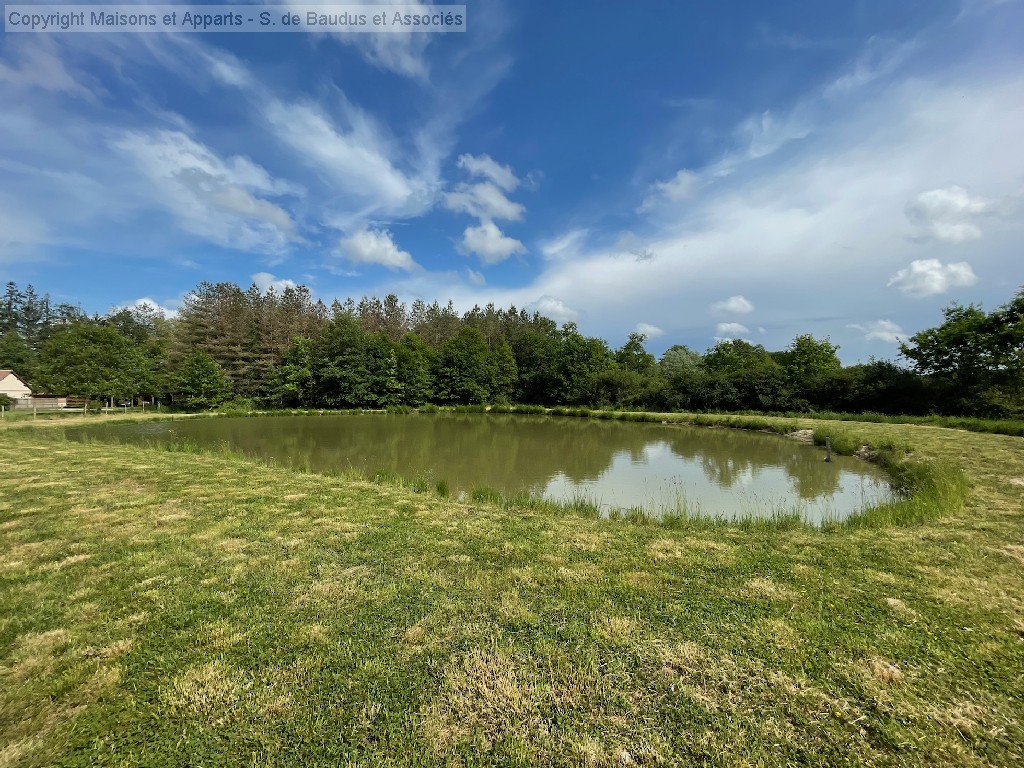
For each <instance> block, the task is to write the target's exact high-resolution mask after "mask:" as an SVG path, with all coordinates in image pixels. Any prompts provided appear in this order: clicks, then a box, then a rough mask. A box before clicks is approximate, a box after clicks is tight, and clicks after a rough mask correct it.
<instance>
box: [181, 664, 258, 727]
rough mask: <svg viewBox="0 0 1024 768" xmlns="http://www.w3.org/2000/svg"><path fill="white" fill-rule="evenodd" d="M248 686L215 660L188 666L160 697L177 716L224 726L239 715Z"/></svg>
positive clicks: (245, 681)
mask: <svg viewBox="0 0 1024 768" xmlns="http://www.w3.org/2000/svg"><path fill="white" fill-rule="evenodd" d="M251 687H252V682H251V681H250V680H248V679H246V677H245V676H244V675H243V674H242V673H241V672H239V671H238V670H237V669H235V668H234V667H231V666H229V665H228V664H227V663H225V662H223V661H220V660H218V661H211V662H208V663H206V664H201V665H197V666H194V667H190V668H189V669H187V670H186V671H185V672H184V673H182V674H180V675H178V676H177V677H175V678H174V679H173V680H172V681H171V683H170V685H169V686H167V687H166V688H165V690H164V692H163V694H162V697H161V698H162V699H163V701H164V703H165V704H166V705H167V706H168V707H169V708H170V710H171V711H172V712H174V713H175V714H176V715H178V716H184V717H188V718H191V719H194V720H199V721H201V722H203V723H210V724H212V725H224V724H226V723H229V722H231V721H232V720H235V719H236V718H237V717H238V716H239V714H240V711H241V707H242V703H243V700H244V698H245V696H246V694H247V691H248V690H249V689H250V688H251Z"/></svg>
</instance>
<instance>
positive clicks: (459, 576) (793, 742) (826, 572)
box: [0, 414, 1024, 766]
mask: <svg viewBox="0 0 1024 768" xmlns="http://www.w3.org/2000/svg"><path fill="white" fill-rule="evenodd" d="M574 415H575V414H574ZM665 418H666V419H670V418H671V419H674V418H681V417H680V416H679V415H673V416H665ZM723 418H726V417H723ZM727 418H738V417H727ZM744 418H750V419H752V420H753V421H750V422H742V423H743V424H747V428H754V429H773V430H774V431H782V430H788V431H793V430H791V429H790V428H791V427H793V428H799V429H811V430H815V431H817V430H819V429H821V430H824V429H833V428H838V429H841V430H845V432H844V434H848V435H851V436H852V438H851V440H850V442H849V443H842V444H843V445H844V447H848V446H849V445H852V444H853V443H856V444H857V445H856V446H855V449H856V448H859V447H860V445H864V444H868V445H871V446H873V447H876V448H881V449H882V450H881V451H880V453H879V459H878V460H879V461H881V462H882V463H883V465H884V466H886V467H887V469H888V470H889V471H890V472H891V473H892V474H893V475H894V477H895V479H896V480H897V482H899V483H900V484H901V486H903V487H906V489H907V490H908V495H907V496H906V498H905V499H903V500H901V501H909V502H910V503H914V504H919V505H920V507H919V509H918V511H919V512H920V513H921V514H920V516H919V519H917V520H916V521H915V520H914V519H912V518H913V516H912V515H911V513H910V512H908V510H906V509H903V510H901V511H898V513H893V514H891V515H890V516H889V517H891V520H889V519H887V517H886V513H885V512H884V511H879V512H876V513H875V517H874V518H872V519H864V520H861V521H859V522H858V521H854V522H851V523H849V524H844V525H837V526H834V527H829V528H826V529H822V530H815V529H811V528H807V527H806V526H803V525H801V524H799V522H798V521H793V520H792V519H791V517H789V518H787V515H786V512H785V510H780V511H779V515H778V519H776V520H774V521H748V522H744V523H741V524H734V525H728V524H722V523H715V522H714V521H707V520H701V519H689V518H688V516H687V515H685V514H680V515H679V516H678V518H673V519H671V520H668V521H666V522H664V523H661V524H657V523H654V522H652V521H650V520H646V519H644V515H643V511H642V510H637V511H635V513H634V514H633V515H631V516H630V515H626V517H627V518H631V520H630V519H627V520H622V521H612V520H603V519H600V518H599V517H598V516H597V515H596V514H595V510H594V509H593V505H592V502H590V501H589V500H588V499H585V498H580V499H577V500H575V501H574V502H573V503H572V504H570V505H567V506H573V505H575V507H576V509H575V512H574V513H570V514H567V512H573V510H570V509H567V508H562V507H560V508H545V507H544V506H543V505H540V504H538V503H537V502H536V500H531V499H529V498H528V497H521V498H512V499H506V498H495V497H494V496H493V494H492V493H490V492H488V491H487V489H478V490H479V491H480V493H479V495H480V496H481V498H483V497H485V496H486V497H487V498H486V500H482V501H474V500H472V498H470V499H467V500H465V501H461V502H460V501H458V500H457V499H453V498H445V497H444V496H443V494H441V493H440V492H439V491H440V487H441V484H442V482H443V481H437V482H436V483H435V482H433V481H432V478H426V477H423V478H415V479H413V480H412V481H410V482H404V481H400V480H399V479H397V478H394V477H390V476H388V477H380V478H378V481H373V480H372V479H367V478H362V477H360V476H359V475H357V474H355V473H349V474H347V475H345V476H325V475H318V474H312V473H306V472H292V471H284V470H282V469H280V468H274V467H268V466H266V465H263V464H259V463H257V462H254V461H251V460H249V459H246V458H244V457H241V456H238V455H236V454H234V453H232V452H230V451H223V452H207V453H200V454H195V453H191V452H186V451H169V450H157V449H151V448H137V447H128V446H111V445H103V444H99V443H88V444H80V443H71V442H64V441H62V440H60V439H59V438H58V435H59V432H58V431H55V430H52V429H47V428H45V427H42V426H40V427H38V428H32V427H25V426H17V427H13V428H8V429H0V606H2V610H0V679H2V683H3V684H2V685H0V765H4V766H6V765H18V766H50V765H66V766H75V765H83V766H84V765H133V766H166V765H204V766H214V765H224V766H233V765H261V766H262V765H296V766H299V765H302V766H306V765H309V766H338V765H367V766H369V765H431V766H450V765H467V766H468V765H522V766H526V765H551V766H562V765H595V766H598V765H608V766H612V765H616V766H621V765H631V764H638V765H688V764H700V765H723V766H724V765H787V764H789V765H845V764H855V765H878V766H892V765H921V766H925V765H948V766H961V765H965V766H993V765H994V766H1015V765H1020V764H1022V762H1024V729H1022V718H1024V708H1022V706H1021V703H1020V702H1021V700H1022V698H1024V696H1022V694H1024V690H1022V687H1024V686H1022V676H1024V618H1022V617H1024V599H1022V597H1021V596H1022V595H1024V520H1022V509H1024V450H1022V444H1021V442H1020V440H1019V439H1017V438H1013V437H1008V436H1003V435H991V434H980V433H971V432H963V431H955V430H950V429H936V428H934V427H930V426H915V425H898V424H888V423H875V424H866V423H865V424H857V425H836V424H832V423H823V422H814V421H811V420H807V419H804V418H798V419H794V418H782V419H771V418H768V417H765V418H764V419H763V421H757V420H756V419H755V417H744ZM713 421H714V420H713ZM716 423H718V424H722V423H725V422H724V421H722V420H719V421H717V422H716ZM740 424H741V422H734V423H732V424H731V426H740ZM829 436H830V437H837V436H838V433H829ZM837 442H838V441H837ZM908 450H910V453H909V456H908V455H907V452H908ZM431 488H433V489H434V490H435V491H438V492H430V490H431ZM471 495H472V494H471ZM965 496H966V500H965V501H964V498H965ZM914 500H916V501H914ZM897 503H899V502H897ZM683 512H685V510H683ZM893 521H895V522H899V523H900V524H899V525H894V524H892V522H893ZM631 522H632V523H633V524H631Z"/></svg>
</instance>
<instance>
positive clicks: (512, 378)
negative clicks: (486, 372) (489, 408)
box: [490, 336, 519, 403]
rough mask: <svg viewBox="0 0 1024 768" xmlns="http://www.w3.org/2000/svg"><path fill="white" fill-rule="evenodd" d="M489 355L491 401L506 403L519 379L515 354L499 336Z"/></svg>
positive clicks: (503, 338)
mask: <svg viewBox="0 0 1024 768" xmlns="http://www.w3.org/2000/svg"><path fill="white" fill-rule="evenodd" d="M490 357H491V359H490V366H491V388H490V389H491V392H490V394H491V401H492V402H495V403H499V402H500V403H507V402H508V401H509V400H510V399H511V398H512V393H513V392H514V391H515V387H516V383H517V382H518V380H519V368H518V366H517V365H516V358H515V355H513V354H512V347H511V346H510V345H509V343H508V342H507V341H506V340H505V337H504V336H502V337H499V338H498V340H497V342H495V344H494V348H493V349H492V350H491V355H490Z"/></svg>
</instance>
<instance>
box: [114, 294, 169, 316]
mask: <svg viewBox="0 0 1024 768" xmlns="http://www.w3.org/2000/svg"><path fill="white" fill-rule="evenodd" d="M180 304H181V302H180V301H169V302H167V303H166V304H160V302H158V301H156V300H155V299H151V298H149V297H148V296H144V297H143V298H141V299H135V301H130V302H128V303H127V304H117V305H115V306H113V307H111V308H110V314H115V313H117V312H120V311H121V310H124V309H128V310H132V309H141V310H143V311H144V312H155V313H157V314H159V315H160V316H161V317H164V318H168V319H169V318H173V317H177V316H178V310H177V307H178V306H180Z"/></svg>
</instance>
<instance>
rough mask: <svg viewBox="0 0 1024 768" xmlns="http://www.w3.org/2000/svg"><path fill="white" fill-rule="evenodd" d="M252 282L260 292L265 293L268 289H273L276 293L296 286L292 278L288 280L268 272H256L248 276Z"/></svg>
mask: <svg viewBox="0 0 1024 768" xmlns="http://www.w3.org/2000/svg"><path fill="white" fill-rule="evenodd" d="M249 279H250V280H252V282H253V284H254V285H255V286H256V287H257V288H259V289H260V291H261V292H262V293H266V292H267V291H269V290H270V289H273V290H274V291H275V292H276V293H282V292H283V291H284V290H285V288H298V287H299V286H298V284H297V283H296V282H295V281H294V280H288V279H287V278H278V277H275V276H274V275H272V274H270V273H269V272H257V273H256V274H255V275H252V276H251V277H250V278H249Z"/></svg>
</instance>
